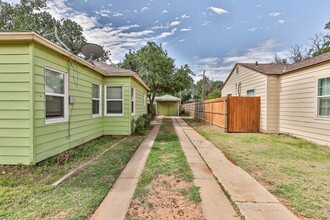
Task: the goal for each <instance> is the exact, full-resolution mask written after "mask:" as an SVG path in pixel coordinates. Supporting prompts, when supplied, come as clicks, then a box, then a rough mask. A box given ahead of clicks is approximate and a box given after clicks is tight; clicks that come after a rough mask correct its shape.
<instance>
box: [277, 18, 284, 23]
mask: <svg viewBox="0 0 330 220" xmlns="http://www.w3.org/2000/svg"><path fill="white" fill-rule="evenodd" d="M277 22H278V23H280V24H284V23H285V21H284V20H282V19H279V20H277Z"/></svg>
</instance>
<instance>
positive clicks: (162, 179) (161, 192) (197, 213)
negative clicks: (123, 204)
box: [128, 175, 205, 220]
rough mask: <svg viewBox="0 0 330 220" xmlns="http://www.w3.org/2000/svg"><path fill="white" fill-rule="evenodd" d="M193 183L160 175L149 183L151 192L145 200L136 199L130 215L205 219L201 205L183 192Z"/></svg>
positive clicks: (146, 217) (144, 217) (153, 217)
mask: <svg viewBox="0 0 330 220" xmlns="http://www.w3.org/2000/svg"><path fill="white" fill-rule="evenodd" d="M191 186H192V184H191V183H187V182H185V181H181V180H179V179H176V178H174V177H172V176H165V175H160V176H158V177H157V178H155V179H154V180H153V181H152V182H151V183H150V184H149V185H148V190H149V194H148V196H147V197H146V198H144V199H143V201H141V200H139V199H134V200H133V201H132V202H131V205H130V208H129V210H128V216H132V217H135V218H137V219H189V220H194V219H196V220H203V219H205V218H204V217H203V214H202V209H201V207H200V206H198V205H196V204H194V203H192V202H191V201H188V199H187V198H185V197H184V195H183V194H182V193H181V192H182V190H184V189H188V188H189V187H191Z"/></svg>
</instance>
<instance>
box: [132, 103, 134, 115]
mask: <svg viewBox="0 0 330 220" xmlns="http://www.w3.org/2000/svg"><path fill="white" fill-rule="evenodd" d="M132 113H134V101H132Z"/></svg>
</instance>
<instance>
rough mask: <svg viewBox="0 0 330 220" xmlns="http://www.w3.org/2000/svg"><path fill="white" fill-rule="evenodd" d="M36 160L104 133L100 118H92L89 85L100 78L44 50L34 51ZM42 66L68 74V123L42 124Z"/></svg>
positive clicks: (96, 74) (43, 102) (43, 97)
mask: <svg viewBox="0 0 330 220" xmlns="http://www.w3.org/2000/svg"><path fill="white" fill-rule="evenodd" d="M34 58H35V59H34V60H35V65H34V74H35V80H34V85H35V93H34V97H35V101H34V105H35V111H34V112H35V157H36V159H35V160H36V162H39V161H41V160H44V159H46V158H48V157H50V156H53V155H55V154H58V153H60V152H63V151H65V150H68V149H70V148H72V147H75V146H78V145H80V144H82V143H85V142H87V141H89V140H92V139H94V138H97V137H99V136H101V135H102V134H103V124H102V117H98V118H93V117H92V83H98V84H102V81H103V77H102V75H100V74H99V73H97V72H94V71H93V70H91V69H89V68H85V67H83V66H81V65H80V64H77V63H75V62H74V61H71V60H69V59H68V58H66V57H63V56H60V55H58V54H57V53H55V52H52V51H50V50H48V49H47V48H45V47H42V46H40V45H36V49H35V57H34ZM45 67H49V68H52V69H55V70H58V71H62V72H64V73H66V74H68V75H69V96H73V97H75V99H76V101H75V103H74V104H73V105H72V104H71V105H69V106H68V108H69V110H68V113H69V121H68V122H58V123H52V124H46V123H45Z"/></svg>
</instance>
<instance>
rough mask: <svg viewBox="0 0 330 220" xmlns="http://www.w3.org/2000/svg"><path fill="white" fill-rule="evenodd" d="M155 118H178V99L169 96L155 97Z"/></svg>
mask: <svg viewBox="0 0 330 220" xmlns="http://www.w3.org/2000/svg"><path fill="white" fill-rule="evenodd" d="M155 100H156V115H157V116H179V106H180V99H179V98H177V97H174V96H171V95H164V96H160V97H156V98H155Z"/></svg>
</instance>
